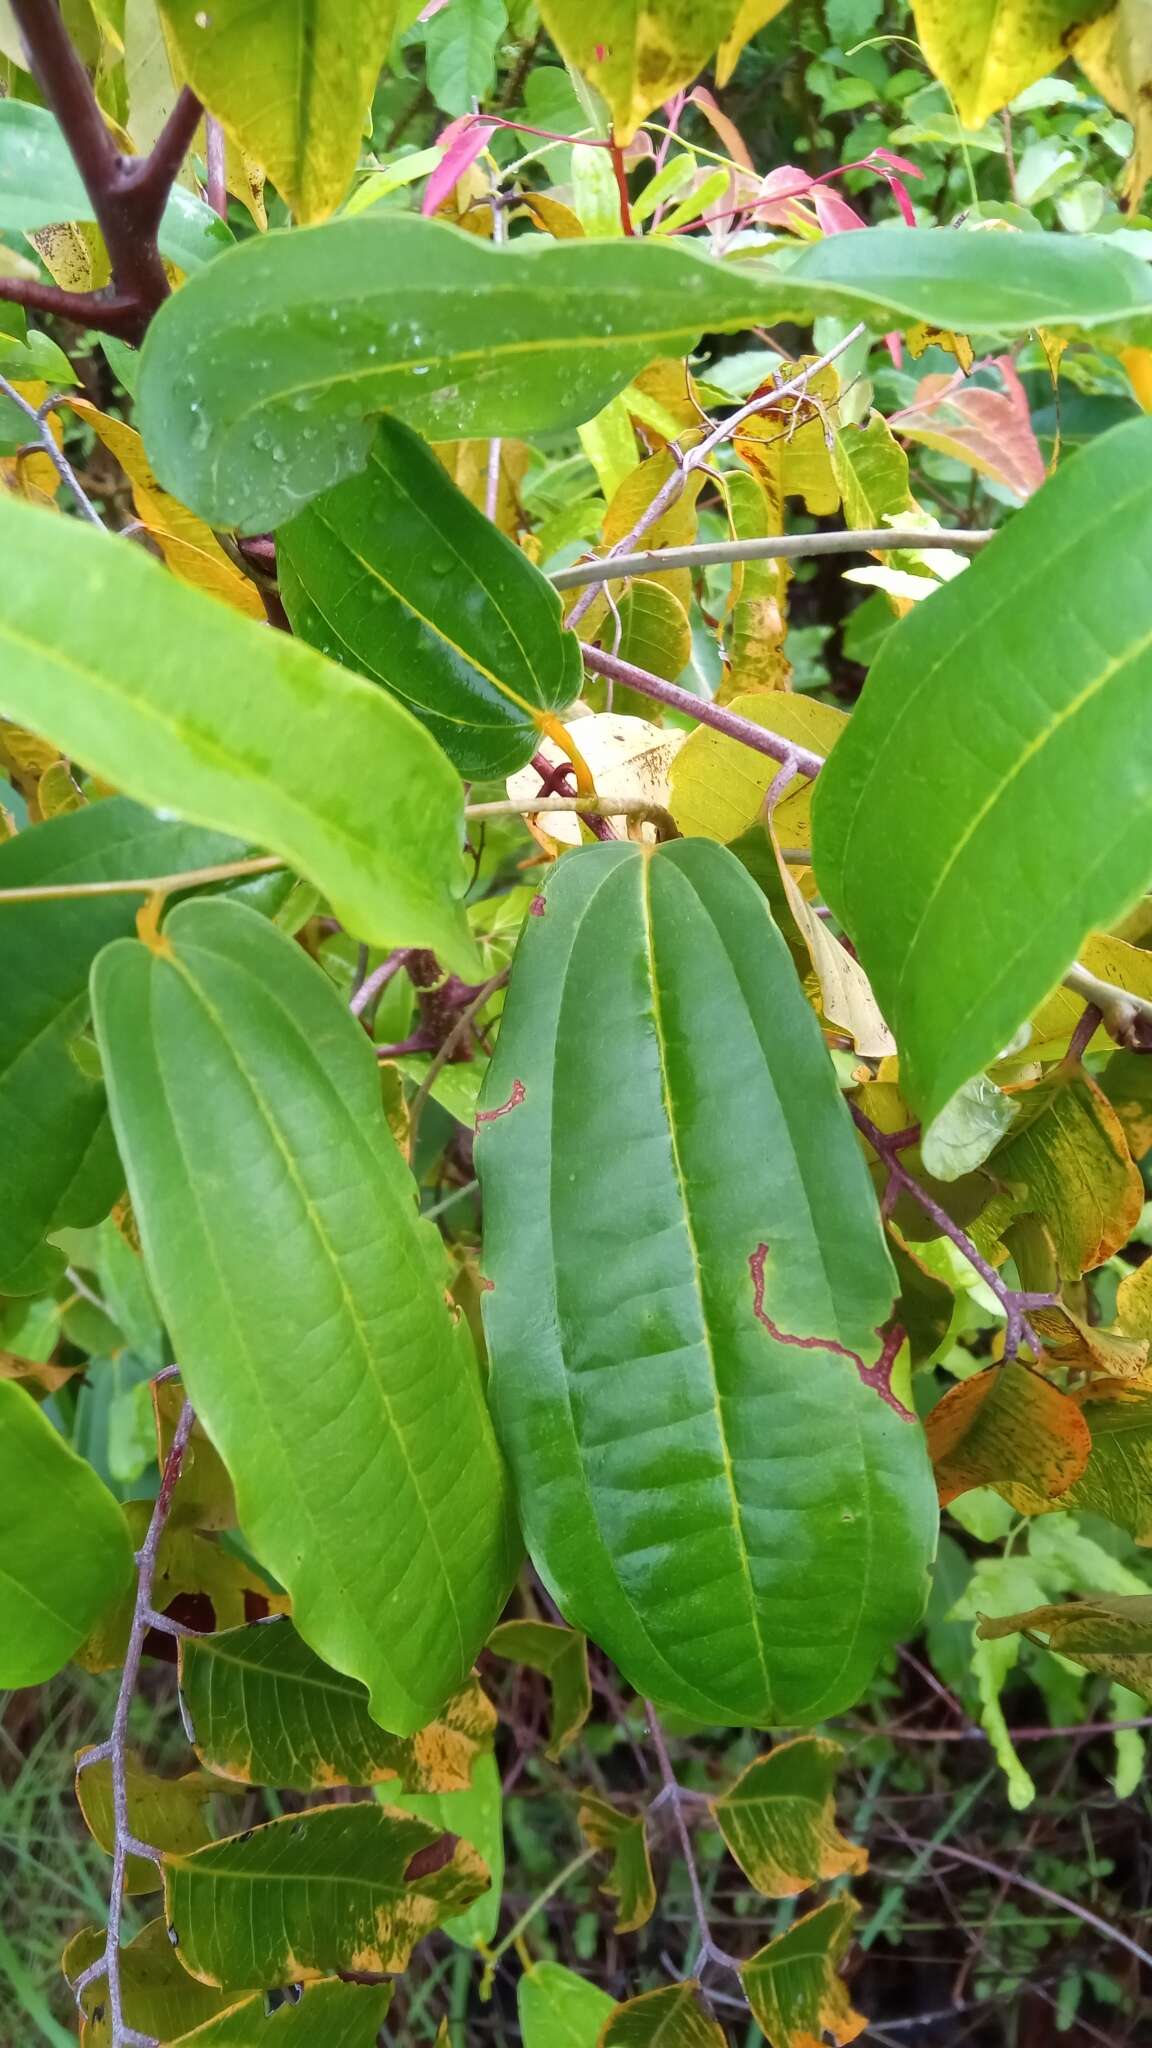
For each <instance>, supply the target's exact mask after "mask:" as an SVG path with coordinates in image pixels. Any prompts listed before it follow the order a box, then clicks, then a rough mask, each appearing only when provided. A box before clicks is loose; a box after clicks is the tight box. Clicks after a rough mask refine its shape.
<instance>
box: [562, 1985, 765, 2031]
mask: <svg viewBox="0 0 1152 2048" xmlns="http://www.w3.org/2000/svg"><path fill="white" fill-rule="evenodd" d="M699 1989H700V1986H699V1985H698V1984H697V1983H696V1981H695V1979H694V1978H686V1979H685V1980H684V1981H683V1982H682V1983H680V1984H664V1985H662V1986H661V1988H660V1989H659V1991H645V1992H644V1993H643V1994H642V1995H641V1996H640V1997H639V1998H629V1999H626V2000H625V2001H624V2003H623V2004H622V2005H618V2006H617V2007H616V2010H615V2011H614V2012H612V2013H609V2015H608V2018H607V2019H606V2020H605V2022H604V2025H603V2027H602V2029H601V2032H600V2038H599V2040H598V2042H597V2044H596V2048H725V2043H724V2036H723V2034H722V2033H721V2031H720V2028H719V2027H718V2026H717V2024H716V2022H715V2020H714V2019H712V2018H711V2016H710V2015H709V2014H708V2013H706V2012H705V2011H704V2009H703V2007H702V2006H701V2004H700V2000H699V1998H698V1996H697V1993H698V1991H699ZM541 2048H543V2044H541ZM556 2048H560V2044H559V2041H557V2043H556Z"/></svg>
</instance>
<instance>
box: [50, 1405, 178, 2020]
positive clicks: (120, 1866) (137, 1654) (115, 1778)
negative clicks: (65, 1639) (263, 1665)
mask: <svg viewBox="0 0 1152 2048" xmlns="http://www.w3.org/2000/svg"><path fill="white" fill-rule="evenodd" d="M195 1421H196V1417H195V1415H194V1413H193V1410H192V1404H191V1402H189V1401H185V1403H184V1405H183V1407H182V1408H181V1410H180V1414H179V1418H178V1420H177V1423H176V1429H175V1432H174V1434H173V1437H172V1442H171V1445H170V1447H169V1450H168V1455H167V1457H166V1458H165V1460H164V1469H163V1471H162V1473H161V1475H160V1491H159V1492H158V1494H157V1496H156V1502H155V1506H154V1507H153V1509H152V1517H151V1520H150V1521H149V1524H148V1533H147V1535H146V1536H145V1538H144V1542H143V1545H142V1547H141V1549H140V1550H139V1551H138V1552H137V1553H136V1567H137V1576H136V1598H135V1601H134V1603H133V1608H132V1626H131V1629H130V1631H129V1635H128V1648H127V1650H126V1651H125V1653H124V1668H123V1671H122V1672H121V1675H120V1690H119V1692H118V1694H117V1697H116V1711H115V1713H114V1714H113V1716H112V1731H111V1734H110V1735H109V1737H108V1740H107V1741H106V1742H102V1743H99V1744H98V1745H97V1746H96V1748H94V1749H90V1750H87V1751H86V1752H85V1754H84V1755H83V1756H82V1757H81V1758H80V1763H79V1768H80V1769H81V1770H84V1769H86V1768H87V1767H88V1766H89V1765H91V1764H96V1763H105V1762H107V1763H110V1764H111V1767H112V1812H113V1821H114V1831H115V1832H114V1844H113V1850H112V1881H111V1884H110V1886H109V1893H108V1931H107V1934H106V1936H105V1943H104V1953H103V1955H102V1956H99V1957H98V1958H97V1960H96V1961H95V1962H94V1963H92V1964H90V1965H89V1967H88V1969H86V1970H84V1971H82V1972H81V1974H80V1976H79V1977H77V1978H76V1979H75V1980H74V1982H73V1985H72V1990H73V1993H74V1995H75V1997H76V2001H77V2004H79V2002H80V1998H81V1995H82V1993H83V1992H84V1991H85V1990H86V1989H87V1987H88V1986H89V1984H93V1983H95V1982H96V1980H97V1979H98V1978H101V1977H103V1978H104V1979H106V1982H107V1995H108V2013H109V2019H110V2021H111V2043H110V2048H155V2042H154V2039H153V2036H152V2035H151V2034H141V2033H138V2032H137V2030H136V2029H135V2028H134V2027H130V2026H127V2025H126V2024H125V2020H124V2000H123V1991H122V1987H121V1981H120V1921H121V1917H122V1914H123V1910H124V1883H125V1877H126V1873H127V1867H128V1858H129V1856H147V1857H149V1858H150V1859H151V1860H152V1861H153V1862H158V1861H159V1854H158V1851H157V1850H155V1849H154V1848H152V1846H151V1845H150V1844H149V1843H147V1842H140V1841H137V1839H136V1837H135V1836H134V1834H133V1833H132V1826H131V1821H130V1818H129V1813H128V1756H127V1750H128V1717H129V1715H130V1713H131V1711H132V1701H133V1697H134V1695H135V1691H136V1683H137V1680H138V1678H139V1676H140V1660H141V1657H142V1656H143V1652H144V1639H145V1637H146V1635H147V1634H148V1631H149V1629H151V1628H155V1627H156V1626H157V1624H158V1623H162V1622H163V1617H162V1616H159V1615H157V1614H156V1612H155V1610H154V1608H153V1606H152V1587H153V1584H154V1582H155V1578H156V1562H157V1559H158V1557H159V1554H160V1542H161V1539H162V1537H163V1535H164V1531H165V1529H166V1527H167V1525H168V1517H169V1515H170V1513H171V1511H172V1496H173V1494H174V1492H175V1490H176V1482H177V1480H178V1479H179V1477H180V1472H181V1468H182V1466H183V1464H184V1454H185V1452H186V1450H187V1448H188V1440H189V1438H190V1437H191V1435H192V1428H193V1425H194V1423H195Z"/></svg>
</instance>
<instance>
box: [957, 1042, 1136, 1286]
mask: <svg viewBox="0 0 1152 2048" xmlns="http://www.w3.org/2000/svg"><path fill="white" fill-rule="evenodd" d="M1008 1092H1009V1094H1010V1095H1011V1098H1012V1100H1013V1101H1015V1102H1017V1103H1018V1104H1019V1105H1020V1107H1019V1112H1018V1114H1017V1117H1016V1121H1015V1123H1014V1124H1013V1125H1012V1128H1011V1130H1010V1131H1009V1133H1008V1135H1007V1137H1006V1138H1004V1139H1003V1141H1002V1142H1001V1143H1000V1144H999V1145H998V1146H997V1147H996V1150H995V1151H994V1152H993V1154H992V1155H991V1159H990V1161H989V1164H988V1171H989V1172H990V1173H991V1174H992V1175H994V1177H995V1179H996V1181H997V1182H998V1183H1000V1184H1001V1185H1002V1187H1003V1189H1004V1192H1002V1193H1000V1194H997V1195H994V1196H993V1198H992V1200H991V1201H990V1203H989V1204H988V1207H987V1209H986V1210H985V1212H984V1215H983V1216H982V1217H981V1219H980V1227H979V1231H978V1237H979V1238H980V1239H981V1240H982V1241H983V1242H986V1243H988V1244H990V1245H991V1244H993V1243H994V1242H995V1239H996V1237H997V1236H998V1235H999V1233H1000V1232H1001V1231H1002V1230H1003V1229H1004V1227H1005V1226H1006V1224H1007V1223H1008V1222H1009V1221H1010V1220H1011V1219H1012V1217H1013V1216H1018V1215H1026V1214H1031V1215H1035V1216H1038V1217H1039V1218H1040V1220H1041V1222H1042V1223H1043V1224H1044V1225H1045V1227H1046V1229H1047V1230H1048V1233H1049V1235H1050V1237H1051V1239H1052V1243H1053V1246H1054V1249H1055V1253H1056V1260H1057V1267H1058V1270H1059V1273H1060V1275H1061V1276H1062V1277H1063V1278H1064V1279H1066V1280H1078V1279H1079V1278H1080V1275H1081V1273H1084V1272H1086V1271H1088V1270H1089V1269H1090V1268H1092V1267H1094V1266H1099V1265H1101V1264H1103V1262H1104V1260H1105V1259H1108V1258H1111V1256H1112V1254H1113V1252H1116V1251H1119V1249H1120V1247H1121V1245H1123V1244H1126V1243H1127V1241H1128V1238H1129V1236H1130V1234H1131V1231H1132V1229H1133V1226H1134V1225H1135V1223H1136V1220H1137V1218H1138V1217H1139V1214H1140V1211H1141V1208H1142V1207H1143V1203H1144V1188H1143V1183H1142V1181H1141V1179H1140V1172H1139V1169H1138V1168H1137V1167H1136V1166H1135V1165H1134V1164H1133V1162H1132V1157H1131V1154H1130V1153H1129V1151H1128V1147H1127V1144H1126V1142H1125V1138H1124V1131H1123V1127H1122V1125H1121V1123H1120V1119H1119V1117H1118V1116H1117V1115H1116V1112H1115V1110H1114V1109H1113V1108H1112V1105H1111V1103H1110V1102H1109V1101H1108V1099H1107V1097H1106V1096H1105V1095H1104V1094H1103V1093H1102V1092H1101V1090H1100V1089H1099V1088H1098V1087H1097V1085H1096V1083H1095V1082H1094V1081H1093V1080H1092V1079H1091V1078H1090V1077H1089V1076H1088V1075H1087V1074H1084V1073H1079V1072H1069V1071H1067V1070H1066V1069H1064V1068H1058V1069H1057V1070H1056V1071H1055V1072H1054V1073H1051V1074H1049V1075H1047V1076H1045V1078H1044V1079H1043V1080H1042V1081H1036V1082H1033V1083H1031V1084H1030V1085H1029V1086H1027V1087H1024V1088H1019V1089H1014V1090H1010V1091H1008Z"/></svg>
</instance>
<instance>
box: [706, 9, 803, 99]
mask: <svg viewBox="0 0 1152 2048" xmlns="http://www.w3.org/2000/svg"><path fill="white" fill-rule="evenodd" d="M787 5H788V0H741V4H740V6H739V8H738V9H737V12H736V19H735V21H734V22H733V24H732V27H731V28H730V29H729V31H728V34H727V35H726V36H725V38H724V41H723V43H722V44H721V47H720V54H719V56H718V57H717V59H716V83H717V85H727V83H728V80H729V79H730V78H731V76H732V73H733V72H734V71H735V69H736V66H737V64H738V62H739V59H740V52H741V50H742V49H743V48H744V45H745V43H750V42H751V40H752V38H753V36H754V35H758V34H759V32H760V30H761V29H762V28H766V27H767V25H768V23H769V22H770V21H775V19H776V16H777V15H778V14H779V13H780V12H781V11H782V9H783V8H785V7H786V6H787Z"/></svg>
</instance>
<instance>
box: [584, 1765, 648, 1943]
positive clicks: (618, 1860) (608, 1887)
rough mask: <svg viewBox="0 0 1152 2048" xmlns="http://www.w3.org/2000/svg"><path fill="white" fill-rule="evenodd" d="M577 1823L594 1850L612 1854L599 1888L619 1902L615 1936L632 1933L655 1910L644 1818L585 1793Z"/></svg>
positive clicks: (641, 1925) (592, 1794) (643, 1923)
mask: <svg viewBox="0 0 1152 2048" xmlns="http://www.w3.org/2000/svg"><path fill="white" fill-rule="evenodd" d="M579 1821H580V1826H581V1827H582V1828H583V1830H584V1833H585V1835H586V1836H587V1837H588V1840H589V1841H590V1842H591V1843H592V1846H593V1847H594V1848H596V1849H610V1850H611V1851H612V1875H611V1877H610V1878H609V1879H608V1882H607V1883H606V1884H602V1885H601V1887H600V1889H601V1891H602V1892H607V1893H608V1894H609V1896H610V1897H612V1898H614V1899H618V1900H619V1902H620V1903H619V1906H618V1909H617V1913H616V1932H617V1934H632V1933H634V1932H635V1930H636V1929H637V1928H638V1927H643V1926H644V1925H645V1923H646V1922H647V1921H649V1920H650V1919H651V1918H652V1915H653V1913H654V1912H655V1910H656V1885H655V1882H654V1881H653V1877H652V1863H651V1859H650V1858H649V1855H648V1833H647V1829H646V1827H645V1822H644V1815H643V1814H642V1813H621V1812H620V1811H619V1809H618V1808H617V1807H615V1806H613V1805H612V1804H611V1802H610V1801H609V1800H607V1799H600V1798H598V1797H597V1795H596V1794H595V1793H594V1792H585V1793H584V1794H583V1795H582V1797H581V1800H580V1813H579Z"/></svg>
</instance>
